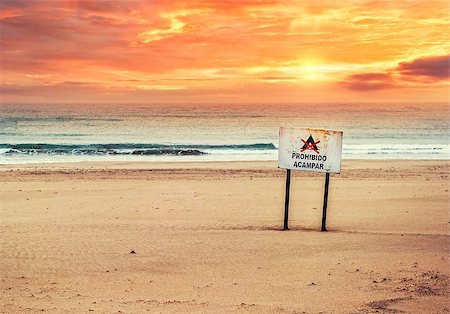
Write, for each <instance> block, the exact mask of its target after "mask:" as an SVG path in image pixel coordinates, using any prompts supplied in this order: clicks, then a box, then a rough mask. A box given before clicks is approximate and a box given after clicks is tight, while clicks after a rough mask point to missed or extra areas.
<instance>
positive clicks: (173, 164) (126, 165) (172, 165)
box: [0, 158, 450, 172]
mask: <svg viewBox="0 0 450 314" xmlns="http://www.w3.org/2000/svg"><path fill="white" fill-rule="evenodd" d="M449 162H450V158H448V159H363V158H362V159H344V160H342V167H341V172H342V171H345V168H346V167H350V168H354V167H355V166H363V165H366V166H367V165H370V164H373V165H389V164H392V165H397V166H398V165H402V164H403V165H409V164H429V163H439V164H440V163H449ZM255 165H256V166H255ZM220 167H223V168H224V169H230V168H231V169H234V168H235V169H238V168H244V169H249V168H255V169H260V168H274V169H281V168H278V161H277V160H270V161H261V160H254V161H252V160H244V161H80V162H77V161H75V162H48V163H47V162H45V163H24V164H0V171H5V170H6V171H8V170H11V169H16V170H19V169H23V170H25V169H31V168H33V169H67V168H78V169H104V168H108V169H186V168H193V169H197V168H214V169H217V168H220ZM449 167H450V164H449ZM299 172H303V171H299Z"/></svg>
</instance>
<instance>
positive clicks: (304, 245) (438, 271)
mask: <svg viewBox="0 0 450 314" xmlns="http://www.w3.org/2000/svg"><path fill="white" fill-rule="evenodd" d="M449 166H450V161H363V160H361V161H344V163H343V167H342V173H341V174H339V175H334V174H333V175H332V176H331V183H330V199H329V211H328V221H327V224H328V229H329V231H328V232H326V233H324V232H320V223H321V215H322V200H323V184H324V175H323V174H322V175H319V174H308V173H304V172H293V177H292V185H291V204H290V205H291V206H290V228H291V230H290V231H282V230H281V228H282V224H283V211H284V187H285V186H284V184H285V171H283V170H280V169H277V167H276V163H273V162H230V163H78V164H69V163H68V164H48V165H44V164H42V165H29V166H0V270H1V272H0V273H1V275H0V278H1V279H0V290H1V294H0V311H1V312H3V313H22V312H42V311H45V312H52V313H53V312H54V313H58V312H73V313H75V312H76V313H79V312H89V311H94V312H100V313H118V312H122V313H136V312H145V311H149V312H152V313H159V312H160V313H168V312H169V313H170V312H176V313H180V312H191V313H192V312H193V313H205V312H206V313H230V312H238V313H319V312H322V313H375V312H381V313H396V312H401V311H404V312H408V313H445V312H448V311H450V302H449V296H450V291H449V276H450V263H449V248H450V229H449V226H450V224H449V221H450V214H449V193H448V189H449V178H448V176H449V173H450V170H449V169H450V168H449ZM132 251H133V252H135V253H131V252H132Z"/></svg>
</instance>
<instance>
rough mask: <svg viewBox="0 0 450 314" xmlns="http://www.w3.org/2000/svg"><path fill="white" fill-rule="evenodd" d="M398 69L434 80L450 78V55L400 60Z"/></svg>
mask: <svg viewBox="0 0 450 314" xmlns="http://www.w3.org/2000/svg"><path fill="white" fill-rule="evenodd" d="M396 71H398V72H399V73H400V74H401V75H408V76H410V75H412V76H426V77H427V78H431V79H434V80H448V79H449V78H450V56H448V55H447V56H436V57H427V58H419V59H416V60H413V61H411V62H400V63H399V65H398V67H397V69H396Z"/></svg>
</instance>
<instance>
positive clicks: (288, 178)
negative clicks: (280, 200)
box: [283, 169, 291, 230]
mask: <svg viewBox="0 0 450 314" xmlns="http://www.w3.org/2000/svg"><path fill="white" fill-rule="evenodd" d="M290 190H291V169H287V171H286V194H285V195H286V197H285V199H284V226H283V230H289V226H288V220H289V192H290Z"/></svg>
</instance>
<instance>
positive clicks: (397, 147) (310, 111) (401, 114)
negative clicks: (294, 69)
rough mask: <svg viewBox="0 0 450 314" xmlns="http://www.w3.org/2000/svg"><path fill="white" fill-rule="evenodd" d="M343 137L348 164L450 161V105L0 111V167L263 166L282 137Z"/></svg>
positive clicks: (9, 107) (100, 107)
mask: <svg viewBox="0 0 450 314" xmlns="http://www.w3.org/2000/svg"><path fill="white" fill-rule="evenodd" d="M281 126H284V127H309V128H319V129H332V130H340V131H343V132H344V140H343V156H342V157H343V159H344V160H345V159H448V158H449V156H450V155H449V152H450V143H449V138H450V136H449V135H450V131H449V107H448V105H447V104H442V103H441V104H382V103H378V104H338V103H336V104H277V105H271V104H266V105H257V104H254V105H248V104H246V105H244V104H242V105H239V104H228V105H227V104H220V105H214V104H210V105H204V104H202V105H192V104H186V105H168V104H160V105H154V104H153V105H150V104H149V105H128V104H127V105H120V104H117V105H111V104H108V105H106V104H104V105H90V104H89V105H88V104H79V105H54V104H51V105H44V104H39V105H28V104H21V105H17V104H14V105H13V104H0V164H24V163H43V162H45V163H48V162H78V161H165V162H166V161H168V162H170V161H177V162H179V161H200V162H202V161H249V160H254V161H264V160H277V158H278V150H277V147H278V131H279V127H281Z"/></svg>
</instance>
